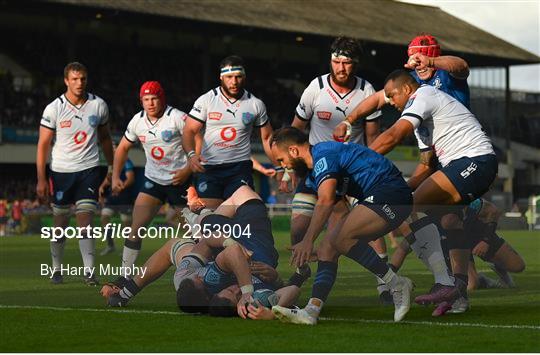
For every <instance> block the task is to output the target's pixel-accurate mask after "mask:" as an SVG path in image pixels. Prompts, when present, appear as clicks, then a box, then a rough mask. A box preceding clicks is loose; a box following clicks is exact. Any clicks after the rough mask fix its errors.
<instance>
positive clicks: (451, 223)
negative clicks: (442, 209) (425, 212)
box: [441, 213, 463, 229]
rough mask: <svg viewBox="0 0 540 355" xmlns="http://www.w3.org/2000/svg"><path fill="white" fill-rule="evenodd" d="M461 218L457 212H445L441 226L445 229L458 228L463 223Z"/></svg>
mask: <svg viewBox="0 0 540 355" xmlns="http://www.w3.org/2000/svg"><path fill="white" fill-rule="evenodd" d="M462 223H463V222H462V221H461V218H459V216H458V215H456V214H453V213H451V214H445V215H444V216H442V217H441V226H442V227H443V228H444V229H456V228H459V227H460V226H461V225H462Z"/></svg>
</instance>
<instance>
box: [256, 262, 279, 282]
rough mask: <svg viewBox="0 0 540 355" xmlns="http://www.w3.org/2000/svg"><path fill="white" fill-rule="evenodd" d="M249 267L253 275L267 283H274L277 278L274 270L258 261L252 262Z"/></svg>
mask: <svg viewBox="0 0 540 355" xmlns="http://www.w3.org/2000/svg"><path fill="white" fill-rule="evenodd" d="M250 267H251V273H252V274H253V275H255V276H257V277H258V278H259V279H261V280H262V281H264V282H267V283H272V282H274V281H275V280H277V278H278V276H279V275H278V273H277V271H276V269H274V268H273V267H271V266H270V265H268V264H265V263H262V262H260V261H253V262H252V263H251V266H250Z"/></svg>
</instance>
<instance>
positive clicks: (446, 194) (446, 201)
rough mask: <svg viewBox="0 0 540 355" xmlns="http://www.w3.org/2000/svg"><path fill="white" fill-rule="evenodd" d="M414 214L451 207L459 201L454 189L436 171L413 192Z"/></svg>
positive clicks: (443, 176)
mask: <svg viewBox="0 0 540 355" xmlns="http://www.w3.org/2000/svg"><path fill="white" fill-rule="evenodd" d="M413 198H414V212H425V211H428V210H432V209H433V208H437V207H438V206H440V205H452V204H456V203H458V202H459V201H460V200H461V196H460V194H459V192H458V191H457V189H456V187H455V186H454V185H453V184H452V182H451V181H450V180H449V179H448V177H447V176H446V175H445V174H444V173H443V172H442V171H440V170H439V171H437V172H435V173H433V174H432V175H431V176H429V177H428V178H427V179H426V180H424V181H423V182H422V183H421V184H420V186H418V188H417V189H416V190H415V191H414V196H413Z"/></svg>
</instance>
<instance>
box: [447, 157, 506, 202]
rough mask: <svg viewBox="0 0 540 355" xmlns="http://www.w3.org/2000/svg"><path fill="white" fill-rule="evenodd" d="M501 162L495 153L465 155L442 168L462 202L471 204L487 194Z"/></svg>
mask: <svg viewBox="0 0 540 355" xmlns="http://www.w3.org/2000/svg"><path fill="white" fill-rule="evenodd" d="M498 168H499V163H498V162H497V156H496V155H495V154H486V155H479V156H477V157H472V158H469V157H463V158H459V159H456V160H453V161H451V162H450V164H448V165H447V166H445V167H444V168H442V169H441V171H442V172H443V173H444V175H446V176H447V177H448V179H449V180H450V181H451V182H452V184H453V185H454V187H455V188H456V190H457V191H458V192H459V194H460V196H461V204H469V203H471V202H472V201H474V200H475V199H477V198H479V197H481V196H482V195H483V194H485V193H486V192H487V191H488V190H489V188H490V186H491V184H492V183H493V181H494V180H495V177H496V176H497V170H498Z"/></svg>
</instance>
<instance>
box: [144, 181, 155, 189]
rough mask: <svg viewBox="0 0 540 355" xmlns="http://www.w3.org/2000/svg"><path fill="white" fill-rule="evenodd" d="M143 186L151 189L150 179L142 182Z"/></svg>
mask: <svg viewBox="0 0 540 355" xmlns="http://www.w3.org/2000/svg"><path fill="white" fill-rule="evenodd" d="M144 187H145V188H146V189H151V188H152V187H154V184H152V183H151V182H150V181H146V182H145V183H144Z"/></svg>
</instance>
